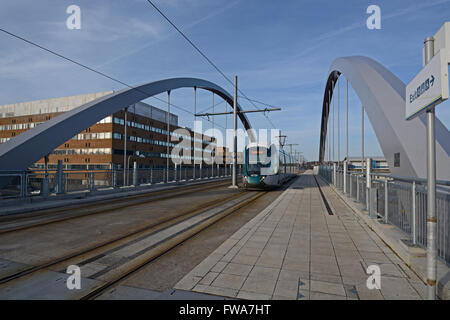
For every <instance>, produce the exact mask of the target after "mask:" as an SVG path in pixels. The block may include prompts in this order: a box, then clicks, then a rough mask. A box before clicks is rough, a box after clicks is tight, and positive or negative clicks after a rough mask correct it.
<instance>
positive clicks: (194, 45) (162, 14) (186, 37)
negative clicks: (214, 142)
mask: <svg viewBox="0 0 450 320" xmlns="http://www.w3.org/2000/svg"><path fill="white" fill-rule="evenodd" d="M147 2H148V3H149V4H150V5H151V6H152V7H153V8H154V9H155V10H156V11H157V12H158V13H159V14H160V15H161V16H162V17H163V18H164V19H165V20H166V21H167V22H168V23H169V24H170V25H171V26H172V27H173V28H174V29H175V30H176V31H177V32H178V33H179V34H180V35H181V36H182V37H183V38H184V39H185V40H186V41H187V42H188V43H189V44H190V45H191V46H192V47H193V48H194V49H195V50H196V51H197V52H198V53H199V54H200V55H201V56H202V57H203V58H204V59H205V60H206V61H207V62H208V63H209V64H210V65H211V66H212V67H213V68H214V69H215V70H216V71H217V72H218V73H219V74H220V75H222V77H223V78H224V79H225V80H226V81H227V82H229V83H230V84H231V85H232V86H234V82H233V81H232V80H231V79H230V78H228V77H227V75H226V74H225V73H224V72H223V71H222V70H221V69H220V68H219V67H218V66H217V65H216V64H215V63H214V62H213V61H212V60H211V59H210V58H208V56H207V55H206V54H205V53H204V52H203V51H202V50H200V48H199V47H198V46H197V45H196V44H195V43H194V42H193V41H192V40H191V39H189V37H188V36H187V35H186V34H185V33H184V32H183V31H181V30H180V28H178V27H177V26H176V25H175V23H174V22H172V20H171V19H169V17H167V15H165V14H164V13H163V12H162V11H161V9H159V8H158V7H157V6H156V5H155V4H154V3H153V2H152V1H151V0H147ZM237 90H238V92H239V93H240V94H241V95H242V98H244V99H246V100H248V101H249V102H250V103H251V104H252V105H253V107H254V108H255V109H258V107H257V106H256V105H255V104H254V103H253V101H254V100H252V99H250V98H248V97H247V96H246V95H245V93H244V92H242V90H240V89H239V88H238V89H237ZM264 116H265V117H266V119H267V120H268V121H269V123H270V124H271V125H272V127H273V128H275V125H274V124H273V122H272V121H271V120H270V119H269V117H268V116H267V115H266V114H265V113H264Z"/></svg>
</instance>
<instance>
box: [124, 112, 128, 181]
mask: <svg viewBox="0 0 450 320" xmlns="http://www.w3.org/2000/svg"><path fill="white" fill-rule="evenodd" d="M124 113H125V115H124V123H123V125H124V138H123V185H124V186H125V182H126V181H127V169H128V168H127V167H126V164H127V139H128V138H127V113H128V107H126V108H125V110H124Z"/></svg>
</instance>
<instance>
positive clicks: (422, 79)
mask: <svg viewBox="0 0 450 320" xmlns="http://www.w3.org/2000/svg"><path fill="white" fill-rule="evenodd" d="M447 59H448V57H447V51H446V50H441V51H440V52H439V53H438V54H436V55H435V56H434V57H433V58H432V59H431V60H430V62H429V63H428V64H427V65H426V66H425V67H424V68H423V69H422V70H421V71H420V72H419V73H418V74H417V75H416V76H415V78H414V79H413V80H412V81H411V82H410V83H409V84H408V85H407V86H406V114H405V117H406V120H410V119H413V118H415V117H417V116H418V115H420V114H422V113H423V112H426V111H427V110H430V109H431V108H434V107H435V106H436V105H438V104H439V103H441V102H443V101H444V100H447V99H448V96H449V92H448V91H449V89H448V63H447Z"/></svg>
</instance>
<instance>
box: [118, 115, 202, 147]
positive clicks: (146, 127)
mask: <svg viewBox="0 0 450 320" xmlns="http://www.w3.org/2000/svg"><path fill="white" fill-rule="evenodd" d="M114 123H115V124H120V125H122V126H123V125H124V124H125V121H124V119H121V118H117V117H114ZM127 126H128V127H133V128H138V129H142V130H145V131H149V132H150V131H152V132H156V133H160V134H165V135H167V130H164V129H160V128H156V127H153V126H149V125H146V124H142V123H138V122H134V121H127ZM170 135H171V136H174V137H179V138H180V137H182V138H183V139H186V140H190V141H192V140H193V138H192V137H191V136H189V135H183V134H178V133H176V132H170ZM195 141H197V142H202V143H210V142H208V141H202V140H201V139H197V138H196V139H195Z"/></svg>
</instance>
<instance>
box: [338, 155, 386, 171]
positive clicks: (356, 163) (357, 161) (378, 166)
mask: <svg viewBox="0 0 450 320" xmlns="http://www.w3.org/2000/svg"><path fill="white" fill-rule="evenodd" d="M367 158H370V159H372V168H373V170H375V171H381V172H389V165H388V163H387V161H386V159H385V158H383V157H366V158H364V166H365V165H366V161H367ZM344 160H347V158H345V159H344ZM348 168H349V169H350V170H361V157H359V158H358V157H349V158H348Z"/></svg>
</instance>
